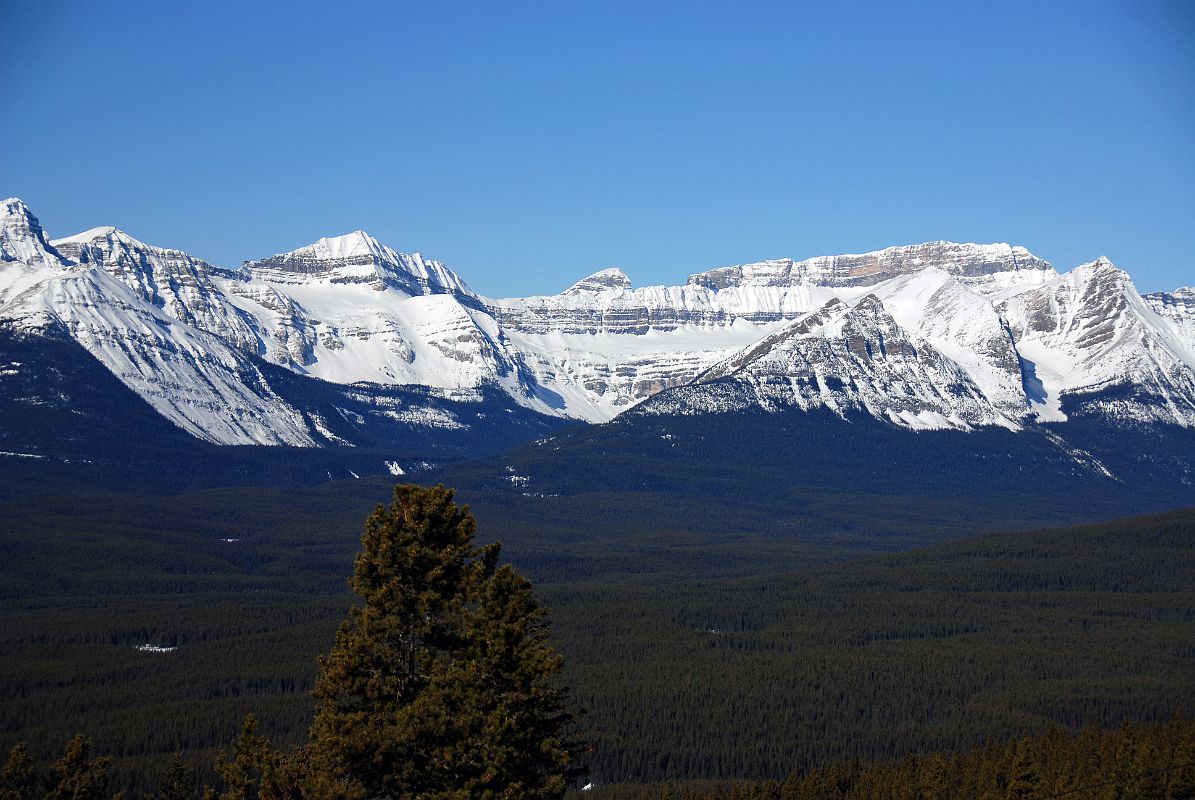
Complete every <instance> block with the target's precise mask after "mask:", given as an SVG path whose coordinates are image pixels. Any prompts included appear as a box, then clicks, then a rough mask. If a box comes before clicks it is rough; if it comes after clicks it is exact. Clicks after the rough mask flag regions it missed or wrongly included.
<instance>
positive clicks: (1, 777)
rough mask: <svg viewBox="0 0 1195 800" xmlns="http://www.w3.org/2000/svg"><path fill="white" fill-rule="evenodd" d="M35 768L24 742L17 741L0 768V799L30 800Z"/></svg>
mask: <svg viewBox="0 0 1195 800" xmlns="http://www.w3.org/2000/svg"><path fill="white" fill-rule="evenodd" d="M36 788H37V768H36V767H35V765H34V763H33V756H31V755H30V754H29V748H28V747H26V745H25V743H24V742H18V743H17V744H16V745H15V746H14V747H13V748H12V750H11V751H9V754H8V760H7V761H5V762H4V767H3V769H0V800H32V798H33V792H34V790H35V789H36Z"/></svg>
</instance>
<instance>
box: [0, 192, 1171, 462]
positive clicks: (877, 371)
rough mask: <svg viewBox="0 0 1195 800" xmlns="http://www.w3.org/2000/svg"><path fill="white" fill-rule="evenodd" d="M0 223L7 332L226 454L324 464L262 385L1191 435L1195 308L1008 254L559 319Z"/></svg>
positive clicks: (1102, 273) (766, 265) (446, 283)
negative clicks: (284, 380) (282, 454)
mask: <svg viewBox="0 0 1195 800" xmlns="http://www.w3.org/2000/svg"><path fill="white" fill-rule="evenodd" d="M0 211H2V216H0V321H4V322H5V324H10V325H18V326H21V327H23V328H27V329H34V328H38V327H39V326H40V327H45V326H54V327H57V328H59V329H62V330H65V331H67V332H68V333H69V334H70V335H71V336H73V337H74V338H75V339H77V340H78V341H79V342H80V343H82V344H83V345H84V347H86V348H87V349H88V351H89V352H91V353H92V354H93V355H95V356H96V357H97V358H98V359H100V361H101V362H103V363H104V364H105V365H106V366H107V367H108V368H109V369H110V370H111V371H112V372H113V373H115V374H117V375H118V376H119V377H120V378H121V380H123V381H124V382H125V383H126V384H127V385H128V386H130V387H131V388H133V389H134V390H135V391H136V392H137V393H138V394H140V395H141V396H142V397H145V398H146V399H147V400H148V401H149V402H150V403H151V404H152V405H153V406H154V407H155V408H157V409H158V410H159V411H161V413H162V414H164V415H165V416H167V417H168V418H170V419H171V420H173V421H174V422H175V423H176V424H178V425H179V426H181V427H183V428H185V429H186V430H188V431H191V432H193V433H195V435H197V436H201V437H203V438H208V439H210V440H212V441H217V442H222V443H248V442H257V443H273V444H313V443H314V444H320V443H326V442H328V441H334V440H335V439H334V437H333V435H332V434H331V433H329V432H328V431H329V430H330V428H328V418H327V416H326V414H325V416H323V417H320V415H319V414H312V413H309V410H307V409H304V408H302V407H299V406H296V405H295V404H294V403H293V402H291V401H290V400H288V399H285V398H284V397H282V396H281V395H279V394H278V392H276V391H275V389H274V388H273V386H272V384H271V380H270V379H269V378H267V377H266V376H265V375H264V373H262V371H261V369H259V368H258V367H259V366H260V365H261V361H259V360H258V359H264V360H265V361H268V362H272V363H273V364H276V365H279V366H281V367H285V368H286V369H287V370H289V371H290V372H277V371H275V372H273V373H271V374H274V375H275V377H276V376H277V375H279V374H281V375H284V376H290V375H291V374H292V373H295V374H297V376H302V378H303V380H306V379H308V378H319V379H321V380H323V381H326V382H329V383H331V384H338V385H341V386H356V387H358V388H360V391H362V392H366V389H365V388H362V387H365V386H367V385H371V386H373V388H372V389H369V390H368V392H366V393H367V394H369V393H370V392H375V391H377V390H379V387H411V388H418V389H419V390H420V391H424V390H426V392H428V393H429V394H427V395H426V398H427V403H428V404H427V405H419V406H418V407H412V408H404V409H399V408H397V407H395V408H390V407H389V406H387V407H386V408H384V409H383V410H382V411H379V412H378V413H383V411H384V414H383V416H386V417H387V418H390V417H393V418H394V419H396V420H398V419H399V418H400V417H401V419H402V420H403V421H404V424H407V423H409V424H418V425H424V424H426V425H429V426H433V427H434V426H437V425H439V426H441V427H443V426H444V425H448V423H447V422H445V420H450V419H451V420H459V419H465V418H468V417H469V413H464V412H459V413H458V411H453V410H451V409H448V408H447V407H446V406H443V405H438V406H437V405H435V403H434V402H433V401H436V398H439V400H445V401H446V402H470V401H469V398H471V397H481V396H483V395H484V396H485V397H489V398H493V397H503V398H505V401H504V402H508V403H509V404H510V405H511V406H512V409H511V410H512V413H513V412H514V411H515V410H518V412H519V413H523V412H526V413H528V414H532V415H534V414H535V413H536V412H538V413H539V414H546V415H552V416H557V417H561V416H563V417H572V418H580V419H586V420H590V421H601V420H606V419H610V418H611V417H613V416H615V415H616V414H618V413H621V412H623V411H625V410H627V409H629V408H631V407H634V406H636V404H642V405H640V406H639V411H638V412H636V413H672V412H671V411H667V409H672V411H680V412H684V413H698V412H703V411H709V410H719V409H725V408H732V407H747V406H751V407H756V408H763V409H780V408H801V409H813V408H825V409H830V410H831V411H834V412H836V413H838V414H841V415H843V416H851V415H853V414H867V415H871V416H875V417H877V418H880V419H883V420H887V421H889V422H892V423H894V424H897V425H902V426H906V427H913V428H926V427H930V428H932V427H947V428H959V429H966V428H971V427H975V426H983V425H1000V426H1005V427H1010V428H1018V427H1023V426H1026V425H1033V424H1035V423H1036V422H1038V421H1059V422H1061V421H1065V420H1066V419H1067V416H1068V415H1070V414H1075V413H1079V414H1085V415H1102V416H1103V417H1106V418H1108V419H1112V420H1116V421H1125V420H1127V421H1133V422H1166V423H1172V424H1179V425H1195V370H1193V367H1195V310H1193V309H1195V292H1192V290H1190V289H1182V290H1178V291H1176V292H1174V293H1171V294H1157V295H1150V296H1148V297H1146V298H1142V297H1141V296H1140V295H1139V294H1137V292H1136V289H1135V288H1134V287H1133V285H1132V282H1131V281H1130V280H1129V279H1128V276H1127V275H1125V274H1124V273H1123V272H1121V271H1120V270H1118V269H1117V268H1116V267H1114V266H1113V265H1112V264H1111V263H1110V262H1108V261H1107V260H1106V259H1100V260H1098V261H1096V262H1093V263H1092V264H1088V265H1084V266H1083V267H1080V268H1078V269H1076V270H1074V271H1072V272H1070V273H1067V274H1065V275H1058V273H1057V272H1055V271H1054V269H1053V267H1051V266H1050V265H1049V264H1048V263H1046V262H1045V261H1043V260H1041V259H1039V258H1037V257H1035V256H1033V255H1032V254H1031V253H1029V252H1028V251H1026V250H1024V249H1023V248H1020V247H1010V246H1009V245H1003V244H996V245H972V244H954V243H949V242H931V243H928V244H923V245H913V246H906V247H892V248H888V249H886V250H881V251H878V252H875V253H865V254H861V255H846V256H829V257H819V258H813V259H808V260H805V261H793V260H790V259H782V260H775V261H765V262H759V263H755V264H746V265H741V266H735V267H725V268H721V269H716V270H710V271H707V272H702V273H698V274H695V275H693V276H691V277H690V279H689V281H688V282H687V283H686V284H684V285H682V286H649V287H641V288H634V287H633V286H632V284H631V281H630V279H629V278H628V277H627V275H626V274H625V273H624V272H622V271H621V270H619V269H616V268H610V269H605V270H602V271H600V272H597V273H594V274H593V275H591V276H589V277H587V278H585V279H583V280H581V281H578V282H577V283H575V284H573V285H572V286H571V287H569V288H568V289H567V290H565V291H564V292H562V293H560V294H558V295H554V296H539V297H526V298H513V299H487V298H482V297H479V296H478V295H476V294H475V293H474V292H473V291H472V290H471V289H470V288H469V287H468V285H467V284H466V283H465V282H464V281H463V280H462V279H461V278H460V277H459V276H458V275H456V274H455V273H454V272H453V271H452V270H450V269H448V268H447V267H445V266H444V265H443V264H440V263H439V262H436V261H430V260H426V259H423V258H422V257H421V256H419V255H418V254H415V255H405V254H401V253H398V252H396V251H395V250H393V249H391V248H389V247H387V246H385V245H382V244H381V243H379V242H378V241H377V240H376V239H374V238H373V237H371V236H369V235H368V234H365V233H363V232H361V231H357V232H355V233H351V234H348V235H346V236H339V237H332V238H325V239H320V240H319V241H317V242H315V243H314V244H311V245H309V246H307V247H303V248H300V249H298V250H295V251H294V252H291V253H284V254H280V255H275V256H271V257H270V258H266V259H262V260H259V261H250V262H245V263H244V264H243V266H242V267H241V268H240V269H237V270H234V271H230V270H223V269H220V268H217V267H213V266H212V265H210V264H208V263H206V262H204V261H202V260H200V259H197V258H194V257H192V256H190V255H188V254H186V253H183V252H181V251H178V250H171V249H165V248H160V247H155V246H152V245H148V244H145V243H143V242H140V241H137V240H136V239H134V238H132V237H131V236H129V235H127V234H125V233H123V232H121V231H118V230H116V229H114V228H96V229H93V230H90V231H87V232H85V233H83V234H79V235H77V236H72V237H68V238H65V239H59V240H55V241H53V242H51V241H49V240H48V239H47V237H46V236H45V234H44V232H43V231H42V229H41V226H40V224H39V223H38V221H37V219H36V217H34V216H33V215H32V214H31V213H30V212H29V210H28V209H27V208H25V206H24V205H23V204H22V203H21V202H20V201H19V200H15V199H13V200H9V201H6V202H5V203H4V205H3V206H2V208H0ZM265 366H267V367H269V369H274V368H273V367H270V366H269V365H265ZM267 371H268V370H267ZM288 380H290V378H288ZM295 380H299V378H298V377H296V378H295ZM300 383H301V381H300ZM296 385H298V384H296ZM303 391H304V392H305V391H306V390H303ZM354 391H356V389H354ZM381 391H383V393H384V388H383V389H381ZM318 393H319V392H314V391H313V392H312V394H313V395H314V394H318ZM325 394H326V393H325ZM407 396H409V395H404V397H407ZM421 396H422V395H421ZM345 397H348V395H345ZM370 397H373V394H370ZM644 401H647V402H644ZM361 402H362V403H365V401H364V400H362V401H361ZM373 402H374V401H373V400H370V402H369V403H368V404H366V405H371V404H373ZM378 402H383V401H381V400H380V401H378ZM384 402H385V403H389V402H391V401H390V400H384ZM420 402H421V403H422V402H423V401H420ZM437 402H438V401H437ZM221 409H233V411H231V412H224V411H221ZM333 413H334V414H340V415H341V416H342V417H344V419H345V420H348V419H350V417H351V416H352V415H349V416H345V414H347V413H348V412H345V411H344V410H343V409H341V410H340V411H335V412H333ZM370 413H371V414H372V413H373V412H370ZM358 415H360V414H358ZM464 424H465V423H463V422H454V423H453V424H452V425H449V426H448V427H453V426H455V427H453V429H454V430H456V429H460V426H461V425H464Z"/></svg>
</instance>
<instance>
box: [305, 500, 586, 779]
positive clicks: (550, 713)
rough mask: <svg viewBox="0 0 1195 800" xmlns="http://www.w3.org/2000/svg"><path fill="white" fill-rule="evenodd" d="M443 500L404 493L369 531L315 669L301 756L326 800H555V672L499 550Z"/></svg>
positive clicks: (538, 620) (538, 624)
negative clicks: (351, 600) (345, 606)
mask: <svg viewBox="0 0 1195 800" xmlns="http://www.w3.org/2000/svg"><path fill="white" fill-rule="evenodd" d="M476 528H477V524H476V521H475V520H474V518H473V516H472V514H470V513H469V510H468V508H458V507H457V505H456V504H455V502H454V500H453V493H452V491H451V490H449V489H445V488H444V487H442V486H437V487H435V488H431V489H425V488H421V487H418V486H413V485H401V486H398V487H396V488H395V490H394V499H393V501H392V502H391V503H390V505H389V506H378V507H377V508H376V509H375V510H374V512H373V514H372V515H370V517H369V519H368V520H367V522H366V525H365V533H364V535H363V536H362V539H361V552H360V554H359V555H358V556H357V560H356V565H355V570H354V575H353V577H352V579H351V580H350V585H351V586H352V588H353V590H354V591H355V592H356V593H357V595H358V596H359V597H360V598H361V602H360V603H359V604H358V605H355V606H354V607H353V608H352V609H350V615H349V618H348V619H347V620H346V621H345V622H344V623H343V624H342V625H341V628H340V630H339V632H338V633H337V637H336V644H335V646H334V647H333V649H332V651H331V653H329V655H328V656H327V657H326V658H323V659H321V661H320V673H319V676H318V678H317V680H316V685H315V690H314V694H315V697H316V700H317V703H318V707H317V712H316V718H315V721H314V723H313V724H312V728H311V736H310V740H309V744H308V751H307V766H308V773H309V779H308V787H307V793H308V795H309V796H311V797H319V798H321V800H323V799H324V798H327V800H372V799H373V798H382V797H385V798H396V799H397V798H420V800H432V799H433V798H436V799H443V800H447V799H448V798H461V800H465V799H466V798H499V797H510V798H515V797H529V798H536V797H545V798H547V797H558V796H560V795H561V794H563V791H564V788H565V787H564V783H565V774H566V772H567V768H568V763H569V758H570V755H571V749H570V747H569V745H568V742H567V741H566V740H565V738H564V731H565V729H566V726H567V724H568V716H567V714H566V713H564V710H563V694H562V693H560V692H559V691H558V690H555V689H553V688H551V686H550V685H549V684H550V680H551V678H552V677H553V676H554V675H555V673H556V672H558V671H559V668H560V660H559V657H558V656H556V655H555V654H554V653H553V652H552V651H551V649H550V648H549V647H548V646H547V642H546V632H545V628H544V625H543V613H542V611H541V610H540V609H539V607H538V605H536V604H535V602H534V598H533V597H532V596H531V594H530V586H529V584H527V582H526V581H525V580H523V579H522V578H519V577H518V576H517V574H515V573H514V572H513V570H509V569H503V570H496V565H497V559H498V551H499V545H497V544H494V545H490V546H488V547H484V548H478V547H476V546H475V545H474V543H473V537H474V534H475V532H476Z"/></svg>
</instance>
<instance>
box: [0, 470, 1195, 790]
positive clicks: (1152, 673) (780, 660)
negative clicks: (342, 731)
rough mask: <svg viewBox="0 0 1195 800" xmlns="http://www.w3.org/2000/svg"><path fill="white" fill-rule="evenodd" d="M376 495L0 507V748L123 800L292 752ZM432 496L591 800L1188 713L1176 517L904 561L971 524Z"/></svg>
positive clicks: (1193, 576)
mask: <svg viewBox="0 0 1195 800" xmlns="http://www.w3.org/2000/svg"><path fill="white" fill-rule="evenodd" d="M388 492H389V488H388V486H387V484H386V483H385V482H382V481H374V482H370V481H352V482H347V483H341V484H332V485H329V486H326V487H323V488H320V489H314V490H297V489H296V490H281V489H280V490H260V489H237V490H218V491H208V492H200V493H195V494H190V495H180V496H173V497H163V496H153V495H142V496H130V495H121V496H113V495H93V496H72V497H69V498H58V499H39V500H28V501H20V502H17V501H14V502H9V503H7V504H4V505H2V506H0V530H3V537H2V538H0V558H2V560H3V561H2V563H3V565H4V566H3V571H2V576H3V578H2V582H0V608H2V609H3V610H2V614H3V618H4V620H5V624H4V626H3V632H2V633H0V707H2V708H3V714H2V716H0V747H4V748H6V749H7V748H8V747H11V746H12V744H13V743H15V742H16V741H18V740H26V741H28V743H29V746H30V748H31V750H32V751H33V752H35V753H38V754H41V756H40V757H42V758H43V759H50V758H57V757H58V756H59V755H61V752H62V749H63V747H64V746H65V743H66V742H67V740H68V739H69V738H70V737H71V736H72V735H73V734H75V733H76V732H84V733H86V734H87V735H89V736H91V737H92V738H93V740H94V749H95V752H97V753H101V754H110V755H112V756H113V758H114V761H113V765H112V770H113V786H114V787H116V788H127V789H129V791H130V797H141V796H145V795H146V794H147V793H148V792H150V791H152V790H153V789H154V787H155V786H156V785H157V781H158V780H159V779H160V776H162V775H163V774H164V773H165V771H166V769H167V767H168V765H169V763H170V761H171V758H172V756H173V754H175V753H176V752H181V753H182V756H183V759H184V761H185V762H186V763H187V764H188V765H190V766H191V767H193V768H194V769H195V770H196V771H197V773H198V774H199V775H200V776H210V771H211V765H212V764H213V762H214V758H215V754H216V751H217V750H218V749H219V748H221V747H226V746H227V745H228V743H229V742H230V741H231V740H232V739H233V737H234V736H235V735H236V733H237V731H238V730H239V729H240V725H241V721H242V720H243V718H244V717H245V715H246V714H249V713H253V714H255V715H256V716H257V717H258V718H259V719H260V721H261V730H262V732H263V733H265V734H267V735H268V736H269V737H270V738H271V739H272V740H273V741H274V742H276V743H277V744H280V745H284V744H288V743H293V742H296V741H299V740H301V739H302V738H303V737H304V736H305V735H306V732H307V729H308V727H309V725H310V722H311V716H312V713H313V708H314V706H313V702H312V700H311V697H310V691H311V688H312V684H313V680H314V677H315V674H316V661H315V659H316V656H317V655H318V654H320V653H322V652H326V651H327V649H328V647H329V646H330V644H331V642H332V640H333V638H334V632H335V629H336V626H337V624H338V623H339V621H340V620H341V619H343V618H344V614H345V610H346V609H347V607H348V604H349V603H350V597H349V593H348V590H347V587H346V583H345V581H346V578H347V577H348V575H349V574H350V572H351V564H352V557H353V554H354V553H355V552H356V550H357V547H358V541H359V536H360V531H361V526H362V522H363V520H364V518H365V516H366V515H367V514H368V512H369V509H370V508H371V507H372V506H373V504H374V503H375V502H377V501H379V500H383V499H385V497H386V496H387V495H388ZM458 496H459V497H460V499H461V500H462V501H466V502H468V501H470V500H473V499H474V497H476V504H475V506H474V511H475V513H476V514H477V516H478V522H479V526H480V527H479V532H478V542H479V543H485V542H487V541H491V540H493V539H501V540H503V542H504V553H505V554H506V555H507V556H508V557H509V558H510V560H511V561H512V562H513V563H515V564H516V565H517V566H518V567H519V568H520V569H521V570H522V571H524V572H525V573H526V574H528V575H529V577H531V578H532V579H533V581H534V582H535V588H536V592H537V594H538V595H539V596H540V598H541V600H542V601H543V602H544V604H545V605H546V606H547V607H548V608H550V609H551V611H552V620H551V621H552V642H553V645H554V646H555V647H556V648H557V649H558V650H559V651H560V652H562V653H563V655H564V656H565V659H566V669H565V675H564V679H565V682H566V683H567V684H568V685H569V686H570V687H572V689H573V697H574V700H575V704H576V706H577V707H578V709H579V710H580V711H581V712H582V717H581V720H582V728H583V730H584V732H585V734H586V735H587V736H588V738H589V739H590V741H591V742H592V745H593V749H592V752H591V753H590V755H589V764H588V766H589V771H590V779H591V780H593V781H594V782H595V783H596V784H597V785H598V786H599V787H601V786H608V785H613V784H620V785H626V784H645V785H646V784H651V783H653V782H660V781H668V780H680V779H686V780H688V779H707V780H712V781H726V780H739V781H743V780H752V781H768V780H773V781H783V780H784V779H785V778H787V777H788V776H789V775H791V774H798V775H800V774H805V773H806V772H807V771H809V770H811V769H817V768H822V767H830V766H833V765H843V764H848V765H852V764H853V765H857V768H858V769H865V768H868V767H870V766H877V765H883V764H886V763H889V762H891V761H892V760H893V759H901V758H903V757H904V756H905V755H906V754H907V753H910V752H911V753H929V752H934V751H940V752H943V753H956V752H966V751H968V750H969V749H970V748H972V747H975V746H977V745H980V744H982V743H984V742H987V741H993V742H1003V741H1007V740H1010V739H1012V738H1014V737H1017V736H1020V735H1023V734H1027V733H1039V734H1040V733H1044V732H1045V731H1048V730H1049V729H1050V728H1051V727H1052V726H1060V727H1061V728H1064V729H1068V730H1075V729H1079V728H1082V727H1083V726H1086V725H1089V724H1092V723H1100V724H1103V725H1105V726H1113V727H1114V726H1117V725H1119V724H1120V723H1121V721H1122V720H1125V719H1131V720H1164V719H1168V718H1169V717H1170V715H1171V714H1173V713H1175V712H1181V713H1184V714H1186V715H1195V548H1193V547H1192V542H1193V541H1195V512H1174V513H1170V514H1164V515H1160V516H1154V517H1149V518H1142V519H1133V520H1122V521H1118V522H1112V523H1106V524H1101V525H1092V526H1087V527H1081V528H1067V529H1051V530H1037V531H1027V532H1022V533H1013V534H1003V535H994V536H986V537H982V538H967V539H965V540H962V541H949V542H946V543H943V544H935V545H931V546H928V547H927V546H925V545H926V544H927V543H930V542H942V541H943V540H947V539H957V538H960V537H974V536H976V535H977V534H979V533H981V532H983V531H985V530H991V529H992V528H993V527H995V526H996V525H997V524H998V519H997V516H998V515H997V514H996V513H995V511H994V510H988V511H987V512H985V513H984V514H979V515H976V517H975V518H973V519H970V520H967V521H966V522H965V523H962V524H955V525H954V526H953V527H952V526H951V525H950V524H948V523H947V522H946V521H945V520H947V519H948V518H950V517H951V516H953V517H954V518H955V519H966V518H965V516H964V515H960V514H957V513H955V511H956V509H954V508H953V507H951V506H950V504H949V501H948V500H946V499H941V500H935V499H932V498H931V499H928V500H926V501H925V508H924V510H923V511H924V513H923V514H922V515H918V513H917V503H916V500H915V499H911V498H909V497H902V496H897V495H893V496H880V495H868V494H867V493H863V492H860V493H859V494H858V495H851V494H850V493H849V492H841V491H838V492H835V491H832V490H830V489H825V490H823V491H822V492H821V493H820V494H819V493H817V492H812V491H811V492H809V493H808V496H807V503H806V505H805V507H804V509H798V510H797V511H796V512H794V510H793V506H792V505H791V504H782V505H780V506H779V507H778V509H777V511H776V513H771V512H770V511H769V509H768V507H767V506H766V505H758V506H755V508H756V510H755V511H754V514H753V515H743V514H742V513H740V512H741V510H742V508H743V506H740V507H735V506H722V505H721V504H720V503H718V502H716V500H713V501H710V502H706V503H702V502H700V501H699V500H695V501H694V503H693V504H692V506H691V507H688V508H684V507H682V506H681V505H678V504H677V503H676V502H675V497H670V496H669V495H668V494H666V493H663V492H652V491H644V492H637V493H628V495H626V496H625V497H624V502H623V503H622V504H621V505H619V504H612V503H611V502H610V497H609V496H607V495H603V494H595V495H586V494H578V495H574V496H572V497H558V498H536V497H525V496H523V495H522V494H520V493H511V492H509V491H508V492H506V493H505V494H500V493H498V492H496V491H490V492H487V491H481V490H480V489H479V490H478V491H477V492H476V494H475V495H472V496H471V495H470V494H469V493H467V492H465V491H462V492H460V493H459V495H458ZM867 497H871V500H870V501H868V500H866V498H867ZM848 501H849V502H848ZM744 505H746V504H744ZM719 508H724V509H725V510H722V511H719ZM831 509H839V510H840V514H839V516H837V517H835V516H834V515H833V514H831V513H830V510H831ZM777 514H782V515H783V517H784V518H783V519H778V516H777ZM1010 516H1011V517H1014V518H1016V517H1015V515H1011V514H1010ZM925 520H929V521H930V523H929V524H925V523H924V521H925ZM867 530H870V531H872V532H873V533H872V534H871V535H863V534H862V532H863V531H867ZM909 547H918V548H919V549H915V550H913V551H910V552H902V553H891V552H889V551H893V550H902V549H907V548H909ZM142 645H151V646H153V647H154V648H173V649H169V650H164V651H160V650H152V649H151V650H145V649H138V648H139V647H140V646H142ZM943 757H945V756H943ZM854 768H856V767H852V769H854ZM753 785H754V784H753ZM758 785H759V786H764V785H765V784H762V783H761V784H758ZM620 796H621V795H620Z"/></svg>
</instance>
